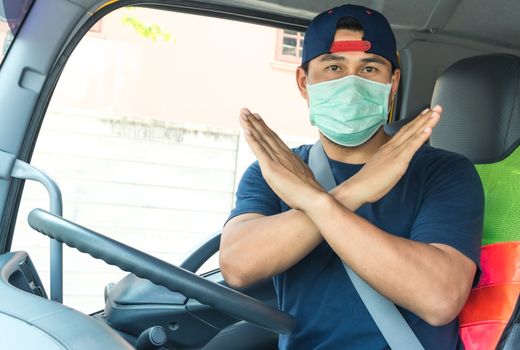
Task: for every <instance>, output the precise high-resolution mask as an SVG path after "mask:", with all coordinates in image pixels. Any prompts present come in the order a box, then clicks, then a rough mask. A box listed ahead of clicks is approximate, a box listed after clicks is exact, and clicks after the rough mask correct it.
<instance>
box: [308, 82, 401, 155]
mask: <svg viewBox="0 0 520 350" xmlns="http://www.w3.org/2000/svg"><path fill="white" fill-rule="evenodd" d="M391 87H392V84H382V83H377V82H374V81H371V80H367V79H363V78H360V77H358V76H355V75H349V76H346V77H344V78H341V79H336V80H330V81H326V82H323V83H317V84H309V85H308V86H307V91H308V93H309V100H310V103H309V110H310V111H309V112H310V119H311V124H312V125H315V126H316V127H318V129H320V131H321V132H322V133H323V135H325V136H326V137H327V138H328V139H329V140H331V141H333V142H335V143H337V144H339V145H342V146H347V147H355V146H359V145H361V144H363V143H365V142H366V141H368V140H369V139H370V138H371V137H372V136H373V135H374V134H375V133H376V132H377V130H378V129H379V127H380V126H381V125H383V124H384V123H386V120H387V116H388V96H389V95H390V89H391Z"/></svg>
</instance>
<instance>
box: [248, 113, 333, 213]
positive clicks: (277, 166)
mask: <svg viewBox="0 0 520 350" xmlns="http://www.w3.org/2000/svg"><path fill="white" fill-rule="evenodd" d="M240 124H241V125H242V128H243V129H244V134H245V138H246V141H247V143H248V144H249V146H250V147H251V150H252V151H253V153H254V154H255V156H256V158H257V159H258V162H259V164H260V169H261V170H262V175H263V177H264V179H265V180H266V181H267V183H268V184H269V186H270V187H271V189H272V190H273V191H274V192H275V193H276V194H277V195H278V196H279V197H280V198H281V199H282V200H283V201H284V202H285V203H287V205H289V206H290V207H291V208H293V209H300V210H304V208H305V207H306V206H307V205H308V204H310V203H309V202H310V201H312V198H313V197H314V196H313V195H314V194H317V193H320V192H325V190H324V189H323V188H322V187H321V186H320V185H319V183H318V182H317V181H316V179H315V178H314V175H313V173H312V171H311V169H309V167H308V166H307V164H305V163H304V162H303V161H302V160H301V159H300V158H299V157H298V156H297V155H296V154H294V153H293V152H292V151H291V150H290V149H289V147H287V145H286V144H285V143H284V142H283V141H282V140H281V139H280V137H279V136H278V135H277V134H276V133H275V132H274V131H273V130H271V129H270V128H269V127H268V126H267V125H266V124H265V122H264V121H263V120H262V118H261V117H260V116H259V115H258V114H257V113H254V114H253V113H251V111H249V110H248V109H247V108H243V109H242V110H241V111H240Z"/></svg>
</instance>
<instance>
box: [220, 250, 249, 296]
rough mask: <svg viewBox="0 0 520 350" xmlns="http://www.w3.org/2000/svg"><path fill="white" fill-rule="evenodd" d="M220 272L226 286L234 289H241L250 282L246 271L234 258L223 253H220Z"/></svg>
mask: <svg viewBox="0 0 520 350" xmlns="http://www.w3.org/2000/svg"><path fill="white" fill-rule="evenodd" d="M219 265H220V272H221V273H222V277H224V281H225V282H226V284H227V285H228V286H230V287H231V288H234V289H243V288H245V287H247V286H248V285H250V284H251V282H250V281H249V279H248V278H247V273H246V272H245V271H244V270H243V268H241V267H240V266H239V265H238V264H237V262H236V260H234V259H230V258H227V257H226V255H225V254H223V253H222V251H221V254H220V258H219Z"/></svg>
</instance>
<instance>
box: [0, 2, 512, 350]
mask: <svg viewBox="0 0 520 350" xmlns="http://www.w3.org/2000/svg"><path fill="white" fill-rule="evenodd" d="M0 3H2V6H3V10H4V13H3V15H2V18H3V19H4V21H5V22H6V23H8V24H9V28H10V33H11V35H12V39H13V40H12V42H10V46H9V49H8V50H7V51H6V53H5V56H4V58H3V61H2V64H1V66H0V101H2V103H1V104H0V214H1V219H0V249H1V251H0V294H1V295H2V298H1V300H0V335H1V338H2V344H3V346H5V347H6V348H8V349H15V348H22V347H23V348H28V349H30V348H40V349H52V350H54V349H71V350H72V349H74V350H78V349H134V348H136V349H160V348H161V349H228V350H229V349H237V350H238V349H276V348H277V338H278V334H279V333H290V332H291V330H292V329H294V325H295V323H296V322H297V320H295V319H294V318H293V317H292V316H291V315H289V314H286V313H283V312H281V311H279V310H278V309H277V307H276V295H275V291H274V289H273V284H272V282H271V281H270V280H265V281H262V282H260V283H258V284H255V285H253V286H251V287H248V288H246V289H244V290H234V289H231V288H229V287H228V286H226V284H225V282H224V281H223V278H222V275H221V274H220V272H219V271H218V269H212V270H210V271H207V272H204V273H202V274H200V273H199V272H198V271H200V267H201V266H203V265H204V263H206V261H207V260H208V259H210V258H211V257H212V256H214V255H215V254H216V253H218V249H219V242H220V236H219V233H218V231H219V229H220V227H214V230H215V231H216V232H217V233H216V234H214V235H212V236H210V237H209V238H208V239H207V240H205V241H204V242H201V243H200V244H199V245H198V246H197V247H196V249H194V250H192V252H191V253H190V254H189V255H188V256H186V257H185V258H184V259H183V261H182V262H181V263H179V264H172V263H168V262H166V261H164V260H162V259H159V258H157V257H154V256H152V255H151V254H148V253H146V252H144V251H143V249H141V248H140V246H139V244H137V245H134V246H133V247H130V246H129V245H128V244H124V243H122V242H119V241H117V240H116V239H112V238H110V237H107V235H106V232H103V231H102V230H98V229H92V228H89V227H85V225H81V224H78V223H76V222H74V221H73V220H71V219H70V218H67V216H66V215H63V209H62V205H63V201H62V199H61V192H60V190H59V187H60V183H59V182H58V181H54V180H53V179H52V177H51V176H48V175H47V174H46V173H45V172H49V173H52V171H51V170H52V169H41V170H42V171H43V172H42V171H40V170H39V169H37V168H35V167H33V166H31V160H32V157H33V153H34V152H35V145H36V142H37V140H38V137H39V135H40V130H41V129H42V125H43V123H44V120H45V117H46V111H47V108H48V106H49V103H50V100H51V98H52V96H53V93H54V91H55V89H56V86H57V84H58V81H59V80H60V76H61V75H62V74H64V70H65V69H66V67H67V63H68V60H69V58H70V57H71V55H72V54H73V53H74V51H75V49H76V48H77V47H78V44H79V43H80V42H81V40H82V38H83V37H84V36H85V35H86V33H87V32H88V31H89V30H90V29H91V28H92V27H93V26H94V25H95V24H96V23H97V22H98V21H99V20H100V19H102V18H103V17H105V16H108V15H109V14H110V13H112V12H114V11H116V10H118V9H121V8H125V7H129V6H131V7H134V8H147V9H156V10H161V11H167V12H175V13H185V14H193V15H198V16H202V17H203V18H207V19H208V20H210V19H211V18H220V19H226V20H228V21H233V22H244V23H252V24H255V25H261V26H267V27H274V28H278V29H285V30H289V31H297V32H304V31H305V28H306V26H307V25H308V23H309V21H310V20H311V19H312V18H313V17H314V16H315V15H316V14H318V13H320V12H322V11H325V10H327V9H328V8H331V7H334V6H337V5H342V4H343V3H344V2H342V1H339V0H334V1H327V2H319V1H310V0H309V1H307V0H305V1H304V0H298V1H296V0H216V1H205V0H147V1H139V0H128V1H125V0H120V1H106V0H103V1H100V0H83V1H79V0H33V1H30V0H26V1H20V2H17V1H12V0H2V1H0ZM12 3H23V4H24V6H22V7H20V6H18V7H17V6H14V5H13V4H12ZM352 3H356V4H361V5H365V6H368V7H372V8H375V9H377V10H379V11H381V12H382V13H383V14H384V15H385V16H386V17H387V18H388V20H389V21H390V23H391V25H392V28H393V30H394V32H395V34H396V37H397V42H398V51H399V57H400V66H401V70H402V78H401V86H400V90H399V95H398V103H397V105H396V107H395V108H396V112H395V115H396V119H397V122H396V123H395V125H394V126H395V127H396V128H397V127H399V125H401V124H402V123H403V122H405V121H406V120H409V119H410V118H413V117H415V116H416V115H417V114H419V113H420V111H422V110H423V109H424V108H425V107H427V106H433V105H436V104H440V105H442V106H443V109H444V112H443V119H442V121H441V122H440V123H439V125H438V127H437V128H436V129H435V130H434V132H433V134H432V137H431V140H430V143H431V144H432V145H433V146H435V147H439V148H443V149H447V150H450V151H454V152H457V153H460V154H463V155H464V156H466V157H467V158H469V159H470V160H471V161H473V162H474V164H475V166H476V168H477V170H478V172H479V175H480V176H481V179H482V183H483V186H484V189H485V195H486V214H485V223H484V241H483V245H489V244H502V243H508V244H514V242H515V241H519V240H520V236H519V235H520V219H518V218H520V200H519V199H520V198H519V197H520V150H519V149H518V146H519V145H520V44H519V43H520V26H519V25H518V16H519V15H520V4H518V3H517V2H516V1H513V0H499V1H492V2H490V1H485V0H419V1H414V2H410V1H405V0H384V1H379V0H373V1H364V2H362V1H352ZM184 54H185V55H187V56H188V57H189V56H190V55H193V56H197V55H199V54H200V52H196V51H194V52H184ZM215 54H216V55H219V54H221V53H219V52H217V53H215ZM171 64H172V65H174V64H175V61H174V60H172V61H171ZM161 69H165V70H167V69H168V67H162V68H161ZM251 69H255V67H252V68H251ZM196 79H199V78H196ZM205 79H208V78H207V77H205ZM76 83H77V84H78V86H79V85H80V84H81V82H80V81H78V82H76ZM198 83H200V84H204V81H203V80H201V81H200V82H198ZM216 94H217V98H219V99H221V100H222V103H226V101H227V99H228V98H229V96H228V94H226V93H225V91H221V92H219V91H217V92H216ZM62 147H66V145H65V144H63V145H62ZM29 181H31V182H34V181H36V182H40V183H41V184H43V186H44V188H45V189H46V190H47V191H46V192H45V197H44V198H45V200H44V201H43V202H42V203H43V204H40V207H39V208H37V207H35V208H34V209H33V210H31V211H30V214H29V215H28V216H27V217H23V218H21V219H20V218H19V215H20V214H19V206H20V202H21V198H22V195H23V192H24V187H25V186H26V182H29ZM65 190H66V189H65V188H64V189H62V191H63V192H65ZM47 192H48V193H47ZM47 196H50V204H51V205H50V208H49V206H47V203H48V199H47V198H49V197H47ZM65 204H66V203H65ZM106 215H111V214H110V213H106ZM128 215H129V216H131V215H132V214H131V213H129V214H128ZM17 220H24V221H28V223H29V225H30V227H31V228H32V229H33V231H32V234H33V235H34V236H35V237H36V236H40V235H41V234H43V235H46V236H48V237H50V239H51V241H52V243H51V248H52V246H54V248H52V249H53V250H52V253H51V257H50V258H51V259H52V260H53V261H54V263H53V264H55V265H54V266H60V264H61V262H60V261H61V260H63V257H62V244H63V243H64V244H66V245H67V246H70V247H73V248H75V249H77V250H78V251H79V252H77V254H83V253H86V254H89V255H91V256H92V257H94V258H96V259H100V260H102V261H104V262H105V263H107V264H110V265H114V266H117V267H118V268H120V269H121V270H123V271H126V272H128V273H129V274H128V275H126V277H124V278H122V279H121V280H120V281H119V282H117V283H114V284H109V285H107V286H106V287H105V290H104V301H105V306H104V308H103V310H90V311H89V312H88V313H85V312H83V311H79V310H75V309H74V308H72V307H69V306H67V305H66V303H65V305H64V304H62V303H61V302H60V301H61V299H62V295H60V289H61V288H62V287H61V286H60V282H59V278H58V279H53V276H52V271H51V284H52V285H51V290H50V294H48V291H47V290H46V289H45V288H44V285H43V283H42V281H41V278H40V276H39V272H38V271H39V269H40V266H38V265H36V264H35V263H34V262H33V261H31V258H30V256H31V250H30V249H27V251H16V250H13V249H12V243H13V239H14V238H13V237H15V236H16V235H17V233H18V226H17ZM200 220H201V221H203V220H205V219H204V218H200ZM519 247H520V246H519ZM514 249H517V246H516V245H515V246H514ZM519 251H520V250H519ZM80 252H81V253H80ZM518 255H519V257H520V254H518ZM500 256H501V257H504V256H505V253H504V254H502V255H500ZM519 257H515V256H508V260H507V259H506V260H504V261H502V262H501V264H497V265H492V264H490V265H489V266H490V267H489V269H483V271H482V276H481V285H479V287H478V288H476V290H475V291H474V293H473V294H472V297H471V298H473V299H470V300H471V301H470V304H471V303H474V305H476V306H475V308H479V307H480V306H479V305H481V304H482V303H485V302H486V301H490V300H493V301H496V300H503V301H504V302H503V303H502V302H500V305H501V308H502V311H501V312H499V313H497V312H495V313H493V312H494V311H493V310H486V312H487V313H485V312H482V313H478V312H476V313H475V312H472V313H471V315H470V316H468V314H461V325H468V324H476V323H478V322H480V323H479V324H482V323H486V322H487V323H489V321H490V320H491V321H494V322H495V323H496V332H495V333H496V334H497V335H496V336H495V338H493V339H492V340H491V342H490V343H489V344H493V345H485V346H489V348H491V347H493V348H494V347H496V346H498V348H501V349H515V348H517V347H518V346H519V345H518V344H520V330H519V329H520V310H518V307H516V309H515V306H517V300H518V295H519V291H520V287H519V286H520V279H519V278H518V277H517V276H515V272H516V269H515V266H516V265H515V264H516V261H517V260H515V259H519ZM504 259H505V258H504ZM64 264H67V260H65V261H64ZM486 266H488V265H486ZM497 269H499V271H498V272H497ZM497 275H500V277H497ZM500 278H502V279H500ZM85 283H88V281H85ZM485 283H487V284H486V285H484V284H485ZM505 284H508V285H509V286H508V287H507V288H506V287H500V288H498V287H496V286H498V285H500V286H503V285H505ZM486 286H487V287H488V288H487V289H486V288H484V287H486ZM479 288H480V289H479ZM489 298H493V299H489ZM471 305H473V304H471ZM317 312H319V310H317ZM475 315H477V316H475ZM504 331H505V332H504ZM472 339H473V340H474V339H476V338H472V337H471V335H468V336H467V340H468V342H469V341H472ZM478 346H479V344H469V343H467V344H466V347H467V348H468V349H472V348H475V349H476V348H479V347H478ZM480 346H481V347H480V348H488V347H485V346H484V345H482V344H480Z"/></svg>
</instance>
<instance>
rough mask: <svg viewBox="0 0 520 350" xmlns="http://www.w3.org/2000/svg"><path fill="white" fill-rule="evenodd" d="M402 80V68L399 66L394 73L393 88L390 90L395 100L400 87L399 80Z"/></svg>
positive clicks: (391, 98)
mask: <svg viewBox="0 0 520 350" xmlns="http://www.w3.org/2000/svg"><path fill="white" fill-rule="evenodd" d="M400 80H401V70H400V69H399V68H397V69H396V70H394V72H393V73H392V78H391V83H392V88H391V90H390V100H393V98H394V96H395V94H397V90H398V89H399V81H400Z"/></svg>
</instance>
